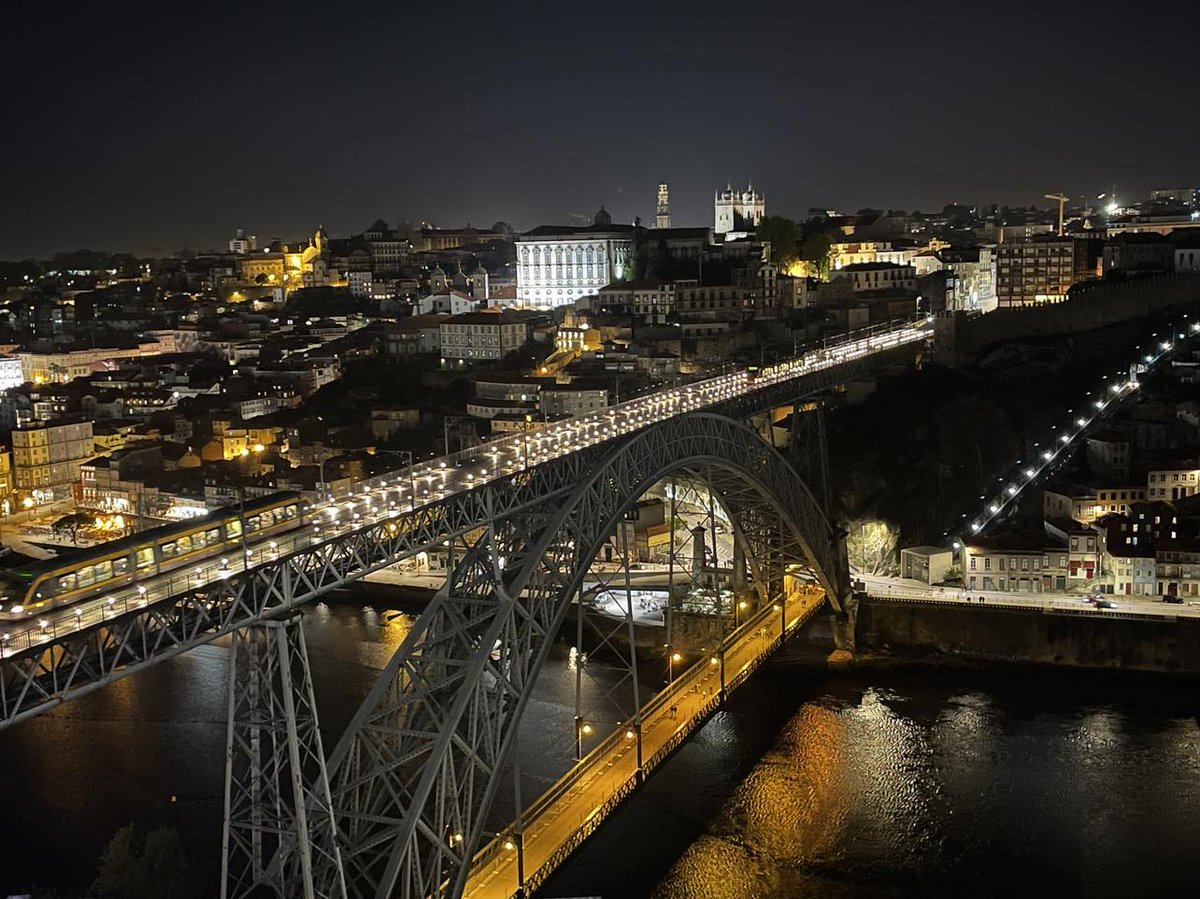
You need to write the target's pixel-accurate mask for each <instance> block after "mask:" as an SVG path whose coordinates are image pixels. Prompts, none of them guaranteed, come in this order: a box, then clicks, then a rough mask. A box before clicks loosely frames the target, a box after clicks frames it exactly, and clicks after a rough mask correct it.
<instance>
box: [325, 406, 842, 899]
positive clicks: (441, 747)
mask: <svg viewBox="0 0 1200 899" xmlns="http://www.w3.org/2000/svg"><path fill="white" fill-rule="evenodd" d="M607 449H608V451H607V453H606V454H605V455H604V457H603V458H600V459H598V460H597V464H596V466H595V468H594V469H593V470H591V471H590V472H586V473H585V474H584V477H583V478H582V479H580V481H579V482H578V483H577V484H576V485H575V486H574V489H573V490H572V491H571V492H570V493H568V494H566V495H563V494H559V495H556V496H550V497H547V498H545V499H544V500H542V501H541V502H535V503H529V504H525V505H523V506H520V507H519V508H518V507H516V506H514V505H508V506H507V508H497V509H496V510H495V514H494V515H492V516H490V518H489V520H488V523H487V525H486V527H485V529H484V530H483V532H482V533H481V534H480V535H479V537H478V539H477V540H476V541H475V542H474V543H473V545H472V546H471V547H470V549H469V550H468V551H467V552H466V554H465V556H464V558H463V559H462V561H461V562H460V564H459V565H458V566H457V567H456V568H455V569H454V571H453V572H452V574H451V576H450V578H449V579H448V580H447V583H446V585H445V587H443V589H442V590H441V591H439V593H438V595H437V596H436V597H435V599H434V601H433V603H432V604H431V605H430V607H429V608H428V609H427V610H426V612H425V613H424V614H423V615H422V616H421V618H420V620H419V621H418V622H417V624H416V625H415V626H414V627H413V629H412V631H411V632H410V633H409V635H408V637H407V638H406V640H405V641H404V643H403V644H402V645H401V647H400V648H399V649H398V650H397V652H396V654H395V655H394V657H393V659H392V661H391V662H390V663H389V665H388V667H387V669H385V671H384V672H383V673H382V675H381V676H380V678H379V680H378V681H377V683H376V685H375V687H374V688H373V689H372V691H371V693H370V695H369V696H368V697H367V700H366V701H365V702H364V704H363V706H362V708H360V710H359V712H358V713H357V714H356V716H355V718H354V720H353V721H352V722H351V725H350V727H349V728H348V730H347V732H346V734H345V735H344V736H343V738H342V740H341V741H339V743H338V746H337V747H336V749H335V750H334V753H333V756H332V758H331V760H330V773H331V780H332V782H333V790H334V800H333V801H334V807H335V815H336V816H337V819H338V831H339V838H340V840H341V841H342V846H341V849H342V858H343V863H344V865H345V874H346V879H347V885H348V887H349V889H350V892H351V894H352V895H355V896H359V897H376V899H384V897H388V896H400V897H412V899H417V897H424V896H441V895H458V894H459V893H460V892H461V889H462V886H463V883H464V882H465V878H466V875H467V872H468V871H469V867H470V862H471V858H472V855H473V853H474V852H475V849H476V847H477V846H478V844H479V842H480V839H481V837H482V836H483V828H484V826H485V820H486V817H487V813H488V810H489V807H490V804H491V802H492V801H493V799H494V797H495V794H496V790H497V788H498V781H499V777H500V773H501V772H500V769H501V765H502V763H503V761H504V759H505V757H506V754H507V753H508V751H509V750H510V748H511V746H512V744H513V740H514V737H515V734H516V727H517V723H518V721H519V718H520V715H521V712H522V711H523V709H524V706H525V702H526V700H527V697H528V687H529V685H530V684H531V683H532V681H533V679H534V677H535V676H536V674H537V672H538V670H539V668H540V667H541V664H542V662H543V660H544V658H545V654H546V651H547V649H548V647H549V645H550V643H551V641H552V638H553V636H554V634H555V633H556V631H557V629H558V627H559V625H560V624H561V622H562V620H563V617H564V616H565V614H566V610H567V607H568V605H569V601H570V598H571V597H572V595H574V593H575V591H577V590H578V588H579V586H580V584H581V582H582V580H583V578H584V576H585V573H586V569H587V567H588V565H589V564H590V562H591V560H592V558H594V556H595V555H596V553H597V552H599V549H600V546H601V544H602V542H603V541H604V540H605V539H606V538H607V536H608V534H609V533H610V532H611V530H612V529H613V528H614V527H615V526H616V523H617V522H618V521H619V520H620V519H621V516H622V515H623V514H624V513H625V512H626V511H627V510H628V509H629V508H630V507H632V506H633V504H634V503H636V501H637V500H638V499H639V498H640V497H641V496H642V495H643V494H644V493H645V492H646V490H648V489H649V488H650V487H651V486H652V485H653V484H654V483H655V482H657V481H659V480H661V479H662V478H664V477H666V476H667V475H669V474H670V473H671V472H673V471H676V470H679V469H689V468H696V467H707V468H710V469H711V470H712V471H713V472H716V473H719V475H718V481H719V486H718V487H717V489H718V490H720V492H721V496H722V500H723V502H724V504H725V505H726V507H727V508H728V509H729V511H730V517H731V521H736V522H737V529H738V531H739V532H740V534H739V536H740V537H741V539H742V540H743V542H744V544H745V545H746V547H747V550H748V551H747V556H748V557H752V558H753V559H754V564H755V565H756V567H759V568H760V569H762V570H763V571H766V570H768V569H775V568H778V567H781V563H782V562H783V561H785V560H787V559H789V558H790V559H796V558H797V557H800V558H804V559H806V560H807V561H808V562H809V563H810V564H811V566H812V567H813V569H814V570H815V571H816V573H817V575H818V577H819V578H820V580H821V582H822V585H823V586H824V587H825V588H826V591H827V593H828V595H829V596H831V597H833V598H835V599H838V598H840V597H842V596H843V595H844V592H845V591H844V586H843V585H844V584H845V573H844V572H840V571H839V570H838V560H839V558H840V554H839V552H838V547H837V545H836V539H837V538H836V534H835V532H834V530H833V528H832V527H831V526H830V524H829V522H828V520H827V518H826V516H825V514H824V511H823V510H822V508H821V507H820V505H819V504H818V502H817V501H816V499H815V498H814V497H813V495H812V493H811V492H810V491H809V489H808V487H807V485H805V484H804V482H803V481H802V480H801V479H800V477H799V475H798V474H797V473H796V472H795V470H794V469H793V468H792V467H791V466H790V465H789V464H788V462H787V461H786V460H785V459H784V458H783V456H781V455H780V454H779V453H777V452H776V451H775V450H773V449H772V448H771V447H770V446H768V445H767V444H766V443H765V442H763V441H762V440H761V439H760V438H759V437H758V435H757V434H756V433H755V432H754V431H753V430H752V429H751V428H750V427H748V426H747V425H744V424H741V423H739V422H736V421H733V420H731V419H728V418H724V417H721V416H718V415H714V414H711V413H696V414H692V415H686V416H680V417H678V418H675V419H670V420H667V421H664V422H661V423H659V424H658V425H656V426H654V427H651V428H647V429H645V430H643V431H640V432H638V433H636V434H633V435H630V436H628V437H625V438H622V439H620V440H619V441H614V442H613V443H612V444H610V445H608V447H607ZM498 505H500V506H503V505H504V504H498Z"/></svg>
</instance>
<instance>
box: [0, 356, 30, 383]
mask: <svg viewBox="0 0 1200 899" xmlns="http://www.w3.org/2000/svg"><path fill="white" fill-rule="evenodd" d="M24 383H25V369H24V367H23V366H22V365H21V360H20V358H19V357H17V356H0V390H8V388H10V387H20V386H21V385H22V384H24Z"/></svg>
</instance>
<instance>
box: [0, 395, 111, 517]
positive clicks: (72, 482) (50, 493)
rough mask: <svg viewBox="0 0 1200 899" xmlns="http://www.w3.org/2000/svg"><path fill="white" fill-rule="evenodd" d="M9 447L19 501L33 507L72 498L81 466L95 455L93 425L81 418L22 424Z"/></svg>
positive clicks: (13, 435)
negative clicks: (10, 448)
mask: <svg viewBox="0 0 1200 899" xmlns="http://www.w3.org/2000/svg"><path fill="white" fill-rule="evenodd" d="M12 444H13V485H14V487H15V488H16V493H17V496H18V499H19V500H20V501H22V502H23V501H24V500H25V499H31V500H32V501H33V504H35V505H42V504H44V503H51V502H57V501H59V500H64V499H70V498H72V497H73V496H74V495H75V486H76V485H77V484H78V483H79V468H80V466H81V465H83V463H84V462H86V461H87V460H88V459H90V458H91V457H92V456H93V455H94V453H95V446H94V443H93V441H92V423H91V422H90V421H88V420H86V419H84V418H83V417H82V416H75V417H66V418H58V419H54V420H52V421H39V422H31V423H29V424H25V425H22V426H21V427H19V428H17V429H16V430H14V431H13V432H12Z"/></svg>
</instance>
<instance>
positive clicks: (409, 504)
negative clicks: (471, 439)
mask: <svg viewBox="0 0 1200 899" xmlns="http://www.w3.org/2000/svg"><path fill="white" fill-rule="evenodd" d="M928 337H929V332H928V331H927V329H926V327H925V325H924V324H923V323H922V324H921V325H910V324H905V325H902V326H900V327H896V328H891V329H874V330H872V331H870V332H869V333H865V334H862V335H859V336H852V337H851V338H850V339H848V340H846V341H845V342H844V343H842V344H839V345H837V346H830V347H827V348H825V349H823V350H819V351H814V352H811V353H809V354H807V355H805V356H803V357H801V358H798V359H794V360H790V361H788V362H784V363H780V364H778V365H773V366H769V367H766V368H763V369H760V370H758V371H756V372H750V371H744V370H743V371H733V372H729V373H725V374H722V375H720V376H717V377H714V378H708V379H704V380H701V381H696V382H693V383H689V384H686V385H682V386H677V387H671V388H667V389H664V390H661V391H657V392H655V393H651V394H647V395H644V396H640V397H636V398H634V399H631V400H627V401H625V402H623V403H620V404H618V405H616V406H613V407H610V408H608V409H604V410H600V411H598V412H594V413H590V414H588V415H585V416H581V417H577V418H572V419H568V420H566V421H563V422H556V423H552V424H546V425H542V426H540V427H538V428H537V429H536V430H531V431H529V432H528V433H518V434H514V435H511V436H507V437H504V438H501V439H498V440H495V441H491V442H489V443H487V444H485V445H483V446H480V447H475V448H473V449H471V450H467V451H464V452H462V453H456V454H453V455H451V456H448V457H445V458H443V459H434V460H432V461H429V462H422V463H420V464H418V465H415V466H410V467H409V468H405V469H400V470H397V471H393V472H389V473H387V474H385V475H381V476H378V477H373V478H370V479H368V480H366V481H364V482H361V483H360V484H357V485H355V486H354V488H353V489H351V490H348V491H346V492H344V493H342V494H340V495H337V496H334V497H332V498H330V499H328V500H325V501H322V502H318V503H316V504H315V507H314V509H313V511H312V519H313V521H314V522H315V524H314V525H313V526H306V527H304V528H302V529H299V530H296V531H292V532H289V533H288V534H286V535H281V536H279V537H276V538H274V539H272V540H270V541H261V542H259V543H257V544H255V543H251V544H249V545H248V546H246V547H245V550H244V552H239V551H235V552H233V553H231V554H228V555H227V557H225V558H210V559H206V560H205V561H203V562H201V563H199V564H197V565H195V566H193V567H192V568H184V569H181V570H176V571H174V572H170V573H166V574H163V575H159V576H155V577H147V578H141V579H139V580H138V581H137V582H136V583H128V584H123V585H120V586H115V587H114V588H113V589H112V590H111V591H110V592H109V593H108V594H107V595H104V596H100V597H95V598H92V599H88V600H84V601H80V602H77V603H74V604H72V605H70V606H68V607H65V608H60V609H54V610H52V611H48V612H46V613H45V614H41V615H39V617H38V618H36V619H34V620H32V621H29V620H26V621H22V622H17V623H11V624H5V625H2V626H0V727H5V726H8V725H9V724H12V723H13V722H14V721H17V720H21V719H23V718H26V717H29V716H31V715H36V714H39V713H40V712H41V711H43V710H44V709H46V708H48V707H50V706H52V705H54V704H57V703H59V702H63V701H66V700H69V699H72V698H74V697H75V696H78V695H80V694H81V693H82V692H85V691H87V690H89V689H94V688H95V687H98V686H100V685H102V684H104V683H108V682H110V681H112V680H114V679H116V678H118V677H124V676H126V675H128V674H131V673H132V672H133V671H136V670H138V669H140V668H142V667H145V666H146V665H149V664H152V663H154V662H156V661H159V660H161V659H164V658H169V657H171V656H173V655H177V654H179V653H180V652H186V651H188V650H189V649H191V648H193V647H195V646H198V645H200V644H203V643H206V642H208V641H210V640H212V639H214V638H215V637H218V636H220V635H222V634H227V633H230V632H231V631H233V630H235V629H237V628H239V627H244V626H245V625H247V624H250V623H253V622H255V621H258V620H261V619H263V618H268V617H272V616H274V615H278V614H280V613H281V612H284V611H287V610H289V609H292V608H295V607H297V606H299V605H302V604H303V603H306V602H309V601H311V600H313V599H315V598H316V597H318V596H320V595H321V594H322V593H324V592H326V591H328V590H330V589H333V588H334V587H337V586H338V585H340V584H343V583H345V582H347V581H349V580H353V579H354V578H357V577H361V576H362V575H364V574H366V573H368V572H369V571H372V570H375V569H377V568H381V567H384V566H385V565H387V564H392V563H394V562H398V561H400V560H402V559H404V558H407V557H408V556H410V555H412V554H414V553H416V552H419V551H421V550H424V549H428V548H430V547H432V546H437V545H440V544H441V542H442V541H444V540H445V539H447V538H449V537H451V536H453V535H455V534H462V533H466V532H469V530H470V529H471V528H473V527H479V526H481V525H483V524H484V523H485V522H486V521H488V520H490V518H491V514H490V511H489V509H488V507H487V503H486V502H484V500H483V489H484V488H487V487H489V486H491V485H494V484H501V483H503V482H506V481H510V480H512V479H514V478H522V479H524V480H525V481H526V482H528V484H529V485H531V486H528V487H522V488H520V490H526V491H528V490H533V489H536V486H537V485H538V484H542V483H549V482H553V481H554V480H555V478H554V476H545V477H543V476H542V475H541V473H542V472H543V471H545V470H546V469H547V468H554V467H555V466H562V465H563V464H564V463H568V467H570V465H569V461H570V459H571V457H572V456H577V455H583V454H586V453H589V452H596V451H602V447H603V446H604V444H606V443H608V442H609V441H612V440H615V439H617V438H620V437H623V436H626V435H628V434H631V433H634V432H636V431H638V430H641V429H643V428H647V427H652V426H654V425H655V424H656V423H658V422H661V421H663V420H665V419H667V418H673V417H675V416H679V415H686V414H689V413H692V412H698V411H713V412H717V413H720V414H725V415H731V416H734V417H736V416H738V415H744V414H748V413H749V412H750V411H754V410H756V409H764V408H770V407H771V406H773V405H779V404H782V403H785V402H788V401H790V400H794V399H797V398H800V397H803V396H808V395H812V394H813V393H817V392H819V391H821V390H825V389H828V388H830V387H833V386H836V385H837V384H840V383H843V382H844V381H846V380H849V379H852V378H855V377H861V376H864V375H866V374H869V373H870V372H873V371H877V370H878V369H880V368H882V367H884V366H887V365H890V364H894V363H899V362H902V361H905V360H908V361H911V359H912V357H913V355H914V354H915V353H916V352H917V351H918V350H919V348H920V347H921V346H922V345H923V344H924V343H925V342H926V340H927V339H928ZM510 492H512V491H510ZM517 492H520V491H517ZM510 511H511V509H510ZM385 528H386V533H385ZM435 530H437V531H440V532H439V533H438V534H435V533H434V531H435ZM397 533H399V534H400V538H398V539H397V540H395V541H392V540H391V539H390V537H389V535H394V534H397ZM409 535H412V536H411V537H410V536H409ZM418 537H419V539H418ZM380 540H385V541H389V549H388V558H386V559H384V558H380V557H379V553H378V552H374V551H373V550H372V546H371V545H375V546H376V548H377V546H378V543H379V541H380ZM8 602H9V603H10V604H11V603H12V602H13V600H12V599H11V598H10V599H9V600H8Z"/></svg>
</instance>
